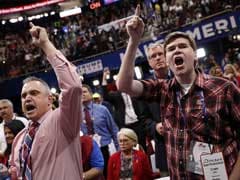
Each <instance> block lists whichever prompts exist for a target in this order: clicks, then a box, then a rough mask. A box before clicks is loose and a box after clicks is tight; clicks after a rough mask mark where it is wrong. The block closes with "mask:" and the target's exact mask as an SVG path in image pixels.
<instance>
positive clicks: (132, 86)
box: [116, 38, 142, 96]
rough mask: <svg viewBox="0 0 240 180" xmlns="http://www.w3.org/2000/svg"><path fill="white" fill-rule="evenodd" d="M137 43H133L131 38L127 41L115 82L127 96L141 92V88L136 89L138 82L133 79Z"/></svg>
mask: <svg viewBox="0 0 240 180" xmlns="http://www.w3.org/2000/svg"><path fill="white" fill-rule="evenodd" d="M138 43H139V42H138V41H137V42H135V41H134V40H133V39H131V38H130V39H129V43H128V46H127V49H126V52H125V55H124V57H123V60H122V64H121V67H120V71H119V74H118V78H117V82H116V85H117V87H118V89H119V90H120V91H123V92H126V93H127V94H130V95H134V96H135V95H139V94H141V90H142V88H140V89H138V88H137V87H138V86H139V83H140V82H138V81H135V80H134V79H133V78H134V66H135V56H136V52H137V48H138ZM140 84H141V83H140ZM140 86H141V85H140ZM139 90H140V91H139ZM136 93H137V94H136Z"/></svg>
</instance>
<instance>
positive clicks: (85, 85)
mask: <svg viewBox="0 0 240 180" xmlns="http://www.w3.org/2000/svg"><path fill="white" fill-rule="evenodd" d="M82 87H85V88H87V90H88V91H89V92H90V94H92V93H93V92H92V89H91V87H90V86H89V85H87V84H83V85H82Z"/></svg>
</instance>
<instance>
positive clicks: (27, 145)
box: [20, 122, 40, 180]
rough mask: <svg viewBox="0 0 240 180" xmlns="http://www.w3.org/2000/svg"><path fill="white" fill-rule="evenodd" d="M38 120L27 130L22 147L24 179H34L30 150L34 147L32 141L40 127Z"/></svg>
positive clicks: (21, 158)
mask: <svg viewBox="0 0 240 180" xmlns="http://www.w3.org/2000/svg"><path fill="white" fill-rule="evenodd" d="M39 125H40V124H39V123H38V122H33V123H32V124H31V125H30V126H29V127H28V130H27V132H26V135H25V137H24V141H23V144H22V147H21V149H20V161H21V171H22V176H23V179H24V180H25V179H26V180H31V179H32V169H31V168H32V167H31V157H30V151H31V148H32V143H33V139H34V136H35V134H36V132H37V130H38V127H39Z"/></svg>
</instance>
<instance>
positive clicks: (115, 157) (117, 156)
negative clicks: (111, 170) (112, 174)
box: [110, 151, 121, 159]
mask: <svg viewBox="0 0 240 180" xmlns="http://www.w3.org/2000/svg"><path fill="white" fill-rule="evenodd" d="M120 154H121V152H120V151H118V152H116V153H114V154H113V155H112V156H111V157H110V159H118V158H120Z"/></svg>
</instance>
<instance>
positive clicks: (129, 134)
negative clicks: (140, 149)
mask: <svg viewBox="0 0 240 180" xmlns="http://www.w3.org/2000/svg"><path fill="white" fill-rule="evenodd" d="M121 134H122V135H124V136H126V137H128V138H129V139H131V140H133V141H134V142H135V143H136V144H137V143H138V137H137V134H136V133H135V132H134V131H133V130H132V129H129V128H122V129H120V131H119V132H118V138H119V136H120V135H121Z"/></svg>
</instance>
